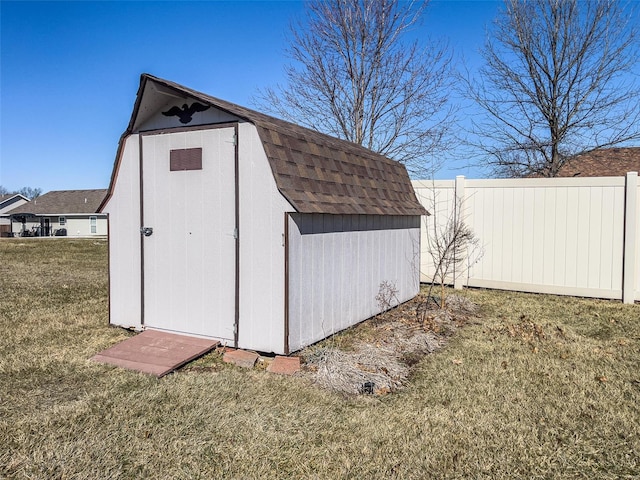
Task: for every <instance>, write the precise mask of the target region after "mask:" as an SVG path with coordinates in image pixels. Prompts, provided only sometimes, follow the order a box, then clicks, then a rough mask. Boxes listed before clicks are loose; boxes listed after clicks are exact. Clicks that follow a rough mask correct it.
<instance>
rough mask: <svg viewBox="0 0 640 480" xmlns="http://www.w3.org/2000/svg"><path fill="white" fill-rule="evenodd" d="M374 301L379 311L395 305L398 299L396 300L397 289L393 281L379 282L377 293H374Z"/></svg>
mask: <svg viewBox="0 0 640 480" xmlns="http://www.w3.org/2000/svg"><path fill="white" fill-rule="evenodd" d="M376 302H377V303H378V308H380V311H381V312H384V311H386V310H389V309H390V308H391V307H394V306H396V305H397V304H398V303H400V301H399V300H398V289H397V288H396V284H395V282H388V281H387V280H385V281H384V282H382V283H381V284H380V288H379V289H378V294H377V295H376Z"/></svg>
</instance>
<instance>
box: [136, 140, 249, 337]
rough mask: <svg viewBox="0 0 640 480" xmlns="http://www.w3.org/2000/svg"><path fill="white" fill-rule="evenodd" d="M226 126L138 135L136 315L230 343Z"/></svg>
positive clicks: (231, 214)
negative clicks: (139, 281)
mask: <svg viewBox="0 0 640 480" xmlns="http://www.w3.org/2000/svg"><path fill="white" fill-rule="evenodd" d="M234 132H235V130H234V128H218V129H209V130H196V131H188V132H179V133H168V134H167V133H164V134H156V135H145V136H143V137H142V182H143V183H142V201H143V204H142V223H143V225H142V227H146V228H149V229H152V231H149V230H147V231H146V234H145V235H143V236H142V242H143V277H144V278H143V286H144V290H143V308H144V311H143V318H144V324H145V326H147V327H152V328H158V329H163V330H170V331H174V332H182V333H188V334H195V335H202V336H207V337H214V338H217V339H220V340H222V341H227V343H229V344H231V343H232V342H233V340H234V325H235V312H236V281H235V277H236V245H235V242H236V236H237V235H236V230H235V228H236V215H235V205H236V201H235V196H236V193H235V188H236V186H235V185H236V182H235V147H234Z"/></svg>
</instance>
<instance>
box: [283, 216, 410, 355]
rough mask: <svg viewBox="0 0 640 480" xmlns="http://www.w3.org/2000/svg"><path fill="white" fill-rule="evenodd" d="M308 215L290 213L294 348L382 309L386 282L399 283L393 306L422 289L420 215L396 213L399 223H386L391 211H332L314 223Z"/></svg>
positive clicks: (291, 325) (325, 335) (290, 277)
mask: <svg viewBox="0 0 640 480" xmlns="http://www.w3.org/2000/svg"><path fill="white" fill-rule="evenodd" d="M309 217H310V215H305V214H293V215H291V216H290V217H289V265H290V267H289V268H290V269H289V285H290V296H289V347H290V349H291V351H295V350H298V349H300V348H303V347H304V346H306V345H310V344H312V343H314V342H317V341H319V340H321V339H323V338H325V337H327V336H328V335H331V334H333V333H335V332H338V331H340V330H343V329H345V328H348V327H350V326H352V325H355V324H356V323H358V322H361V321H363V320H365V319H367V318H370V317H372V316H374V315H376V314H378V313H380V312H381V311H382V308H381V305H380V302H379V301H378V299H376V297H377V296H378V294H379V293H380V291H381V284H383V283H384V282H386V283H388V284H389V285H390V286H392V287H393V288H395V289H397V294H396V295H395V297H394V298H393V299H392V300H391V305H392V306H393V305H396V304H397V303H401V302H405V301H407V300H410V299H411V298H413V297H414V296H415V295H416V294H417V293H418V290H419V262H420V228H419V225H420V217H411V219H407V218H406V217H392V218H393V219H394V220H392V222H395V225H391V226H392V227H396V228H383V226H386V225H387V222H389V221H390V220H389V217H381V216H360V217H361V218H347V217H345V218H336V217H335V216H332V215H319V216H317V217H316V216H314V217H313V219H311V223H312V224H313V225H311V228H310V226H309V220H310V218H309ZM407 222H409V224H407ZM321 223H322V224H323V228H322V229H320V228H319V227H318V226H319V225H320V224H321ZM349 223H350V224H351V225H352V226H353V229H350V230H348V229H345V228H344V225H345V224H349ZM339 225H343V228H341V229H339V228H338V226H339ZM361 225H367V226H368V228H369V229H360V226H361ZM403 225H404V227H402V226H403ZM314 227H315V228H314ZM382 246H384V247H385V249H384V251H381V250H380V249H381V247H382Z"/></svg>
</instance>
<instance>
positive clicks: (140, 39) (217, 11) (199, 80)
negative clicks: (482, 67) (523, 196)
mask: <svg viewBox="0 0 640 480" xmlns="http://www.w3.org/2000/svg"><path fill="white" fill-rule="evenodd" d="M498 7H499V3H496V2H486V1H453V0H449V1H446V0H440V1H437V0H434V1H433V2H432V4H431V6H430V8H429V10H428V12H427V15H426V17H425V21H424V23H423V25H422V26H421V27H420V28H421V29H420V31H419V32H417V33H418V34H419V35H425V36H426V35H429V36H431V37H432V38H436V39H437V38H444V39H447V40H448V41H449V43H450V45H451V47H453V49H454V52H455V54H456V55H458V56H459V55H464V57H465V58H466V59H467V60H468V61H470V62H471V63H472V64H473V62H474V61H476V58H477V50H478V48H479V47H480V46H481V45H482V43H483V42H484V34H485V26H486V24H487V23H488V22H491V20H492V19H493V18H494V16H495V14H496V12H497V9H498ZM303 12H304V9H303V4H302V3H301V2H298V1H293V0H291V1H197V2H187V1H159V2H158V1H108V2H93V1H68V2H54V1H47V2H33V1H6V0H2V1H0V22H1V23H0V185H2V186H4V187H5V188H7V189H9V190H13V189H18V188H20V187H23V186H30V187H39V188H41V189H42V190H43V192H47V191H50V190H66V189H84V188H107V186H108V184H109V178H110V176H111V169H112V167H113V162H114V159H115V154H116V148H117V144H118V140H119V138H120V135H121V134H122V132H123V131H124V130H125V128H126V127H127V124H128V121H129V117H130V115H131V111H132V109H133V104H134V101H135V95H136V92H137V88H138V84H139V77H140V74H141V73H143V72H144V73H150V74H152V75H156V76H159V77H162V78H166V79H168V80H171V81H175V82H177V83H180V84H183V85H185V86H187V87H190V88H193V89H196V90H200V91H202V92H205V93H208V94H210V95H213V96H216V97H219V98H223V99H225V100H229V101H231V102H235V103H238V104H240V105H245V106H248V107H254V106H253V105H252V104H251V97H252V96H254V95H255V94H256V93H257V90H258V89H261V88H266V87H269V86H274V85H275V84H276V83H278V82H282V71H283V66H284V64H285V63H286V62H287V59H286V57H285V55H284V49H285V47H286V45H287V40H286V38H287V33H288V25H289V24H290V22H291V21H292V20H293V19H294V18H295V17H296V16H300V15H302V14H303ZM459 166H460V165H459V164H449V168H445V169H443V170H442V171H441V172H440V174H439V175H438V176H439V177H440V178H452V177H453V176H455V175H456V174H466V175H468V176H472V177H473V176H478V175H479V172H476V171H474V170H472V169H465V170H453V168H454V167H459Z"/></svg>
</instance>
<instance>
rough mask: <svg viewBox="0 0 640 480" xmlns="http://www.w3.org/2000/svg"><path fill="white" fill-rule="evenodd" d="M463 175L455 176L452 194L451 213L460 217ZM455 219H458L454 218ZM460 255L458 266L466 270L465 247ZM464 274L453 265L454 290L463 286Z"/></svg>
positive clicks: (462, 205) (462, 214) (461, 214)
mask: <svg viewBox="0 0 640 480" xmlns="http://www.w3.org/2000/svg"><path fill="white" fill-rule="evenodd" d="M463 210H464V175H458V176H456V183H455V188H454V194H453V214H454V215H460V216H461V217H463V218H464V211H463ZM456 220H458V219H457V218H456ZM462 256H463V258H462V259H461V261H460V264H459V265H460V268H461V269H463V270H464V271H465V272H466V269H467V259H466V256H467V251H466V249H465V250H463V251H462ZM463 277H464V275H463V274H462V272H456V271H455V265H454V272H453V288H454V289H456V290H461V289H462V287H463V286H464V283H465V281H464V278H463Z"/></svg>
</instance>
